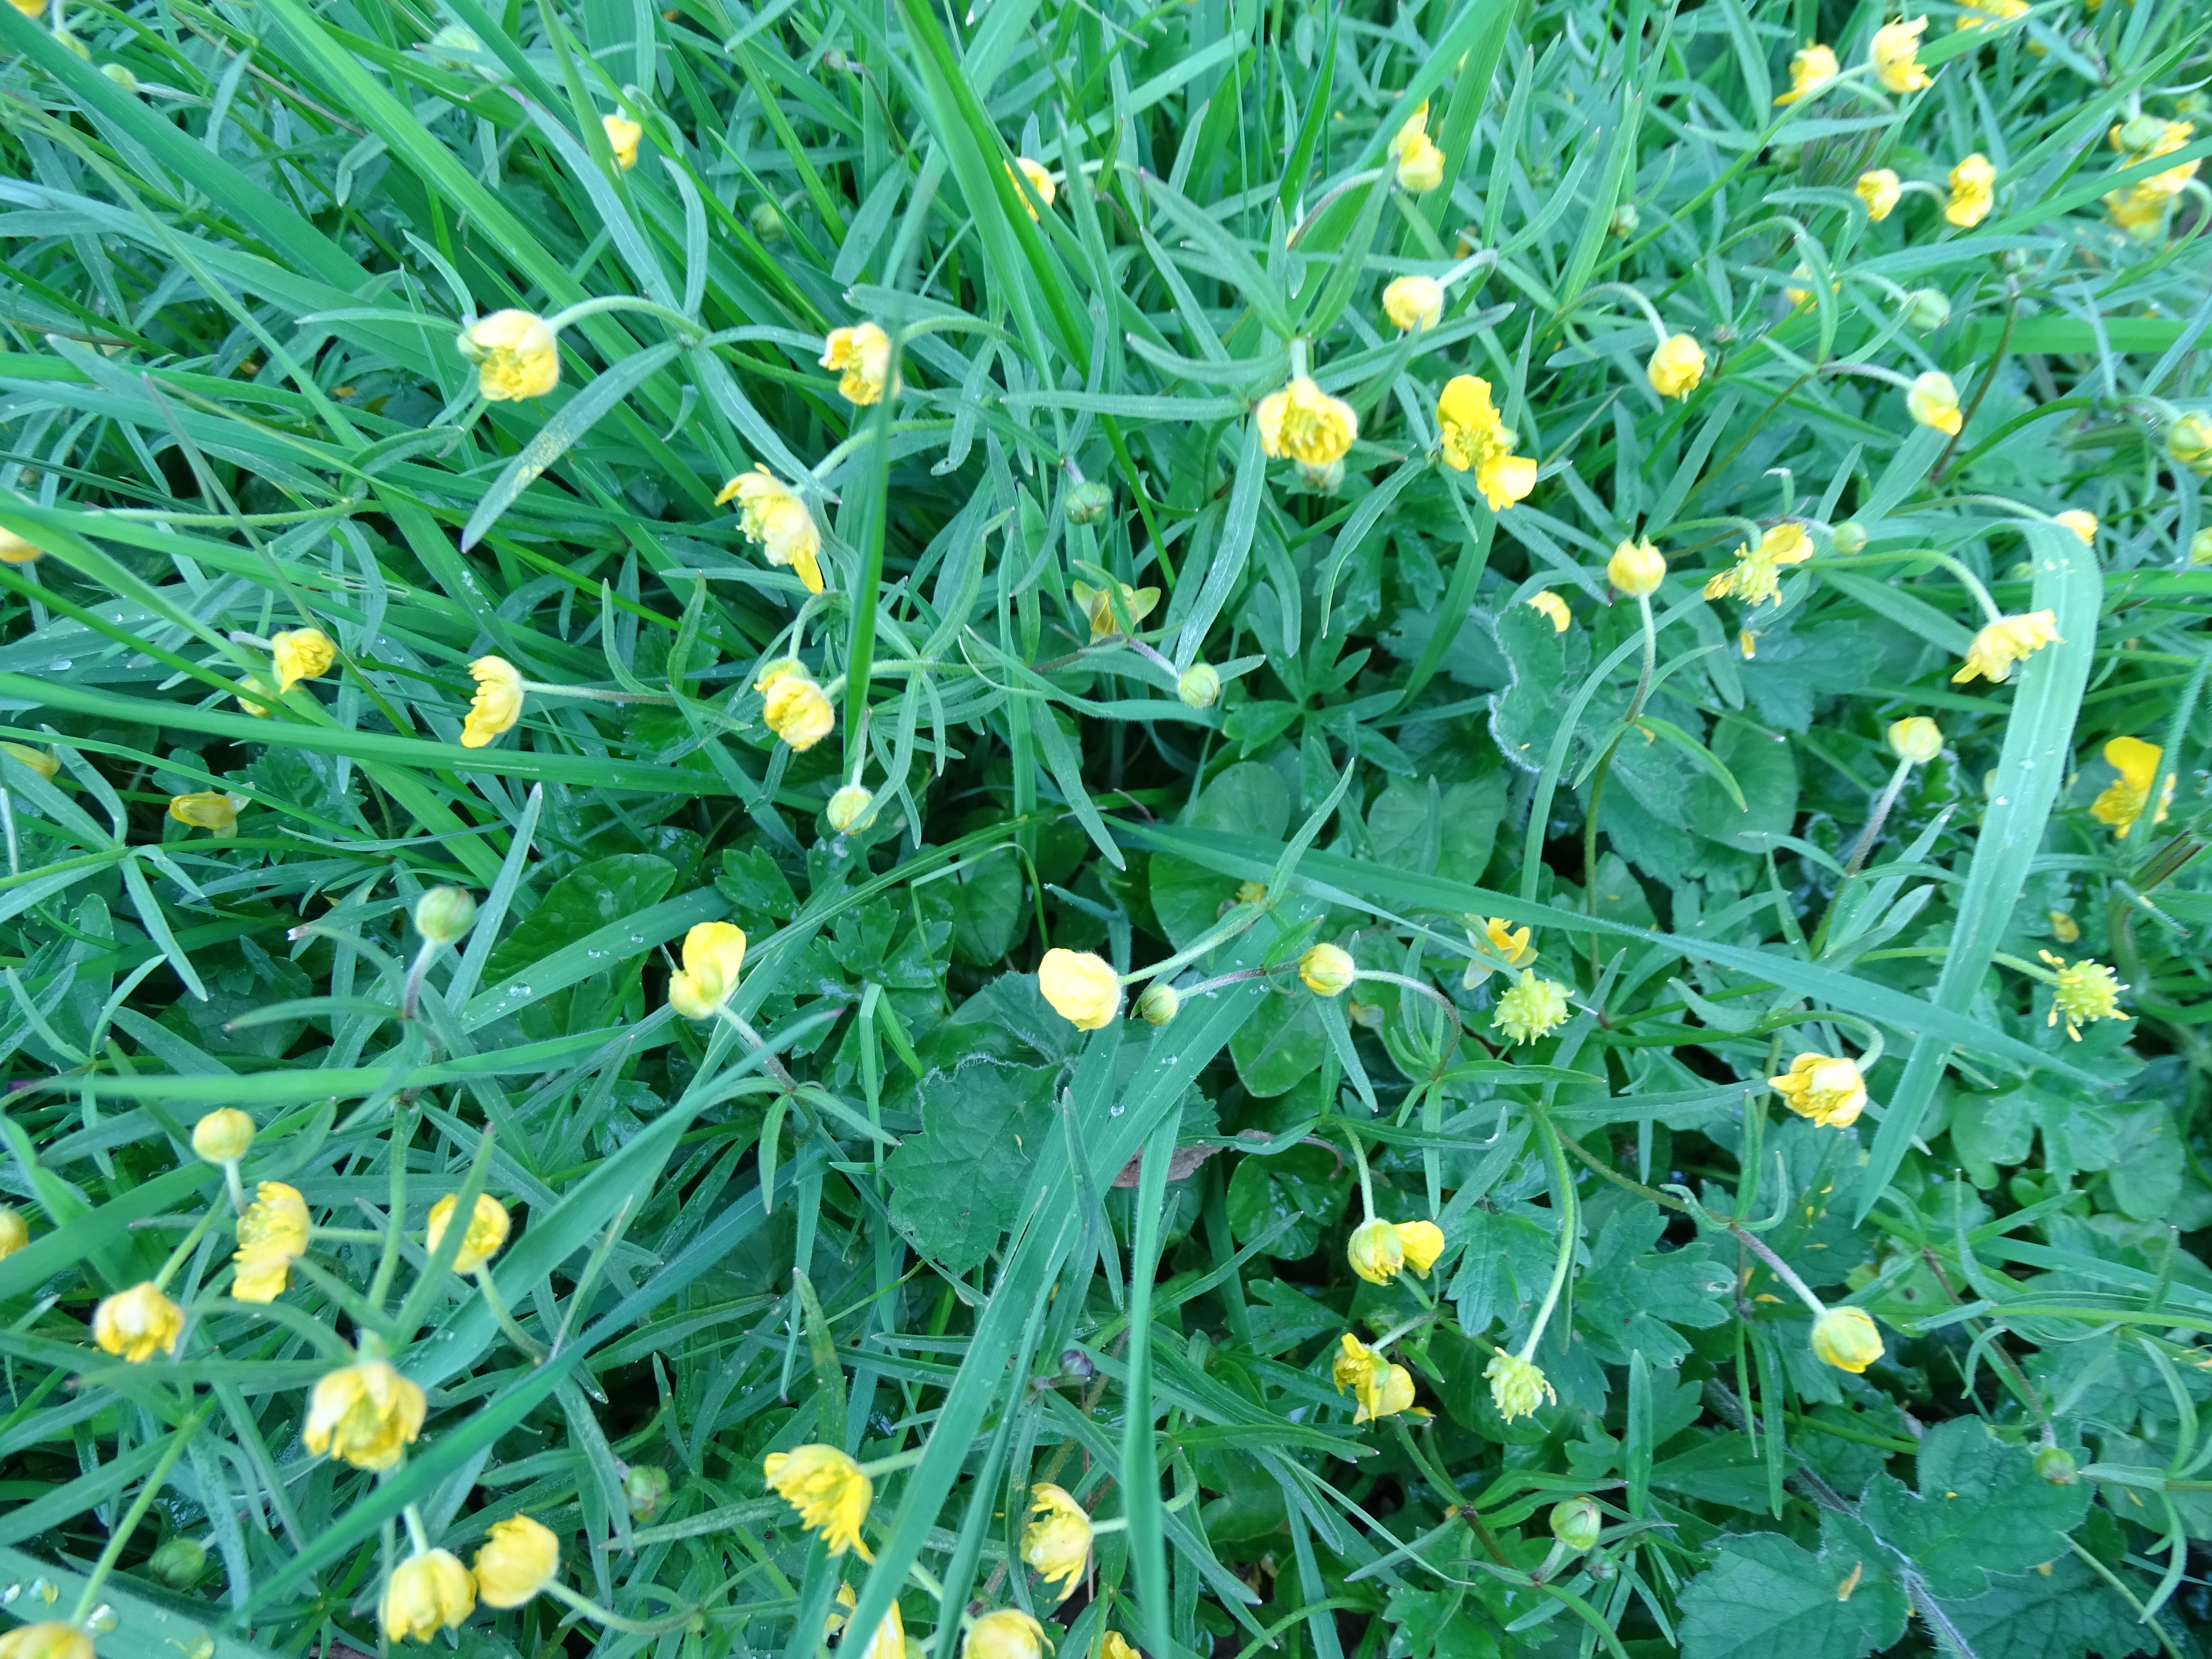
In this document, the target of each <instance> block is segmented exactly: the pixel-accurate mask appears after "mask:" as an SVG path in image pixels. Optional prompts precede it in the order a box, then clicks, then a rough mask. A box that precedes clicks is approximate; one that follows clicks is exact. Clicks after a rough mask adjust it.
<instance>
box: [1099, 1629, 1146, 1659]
mask: <svg viewBox="0 0 2212 1659" xmlns="http://www.w3.org/2000/svg"><path fill="white" fill-rule="evenodd" d="M1098 1659H1144V1656H1143V1655H1142V1654H1140V1653H1139V1652H1138V1651H1137V1650H1136V1649H1134V1648H1133V1647H1131V1646H1130V1645H1129V1639H1128V1638H1127V1637H1126V1636H1124V1635H1122V1634H1121V1632H1120V1631H1118V1630H1109V1631H1108V1632H1106V1643H1105V1646H1104V1649H1103V1650H1102V1651H1101V1652H1100V1654H1099V1656H1098Z"/></svg>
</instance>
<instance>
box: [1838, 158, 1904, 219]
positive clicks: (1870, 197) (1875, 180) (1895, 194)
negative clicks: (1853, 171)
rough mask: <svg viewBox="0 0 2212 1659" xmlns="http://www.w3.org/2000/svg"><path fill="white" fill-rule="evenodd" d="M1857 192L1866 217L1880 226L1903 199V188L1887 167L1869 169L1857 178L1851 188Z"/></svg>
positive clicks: (1901, 183)
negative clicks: (1864, 207) (1863, 205)
mask: <svg viewBox="0 0 2212 1659" xmlns="http://www.w3.org/2000/svg"><path fill="white" fill-rule="evenodd" d="M1851 188H1852V189H1853V190H1855V191H1857V192H1858V197H1859V200H1861V201H1862V202H1864V203H1865V204H1866V210H1867V217H1868V218H1869V219H1871V220H1873V221H1874V222H1875V223H1876V224H1880V223H1881V222H1882V221H1883V220H1885V219H1887V218H1888V217H1889V216H1890V215H1891V214H1893V213H1894V212H1895V211H1896V210H1897V204H1899V202H1901V201H1903V200H1904V199H1905V186H1904V184H1903V182H1902V181H1901V180H1900V179H1899V178H1898V176H1897V175H1896V174H1895V173H1893V172H1891V171H1890V170H1889V169H1888V168H1887V167H1871V168H1869V169H1868V170H1867V171H1866V172H1864V173H1861V174H1859V176H1858V182H1857V184H1855V185H1852V186H1851Z"/></svg>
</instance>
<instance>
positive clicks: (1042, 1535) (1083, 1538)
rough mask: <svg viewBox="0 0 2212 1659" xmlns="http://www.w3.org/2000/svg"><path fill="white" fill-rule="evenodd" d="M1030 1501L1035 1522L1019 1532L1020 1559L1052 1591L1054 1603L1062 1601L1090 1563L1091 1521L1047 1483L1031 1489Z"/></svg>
mask: <svg viewBox="0 0 2212 1659" xmlns="http://www.w3.org/2000/svg"><path fill="white" fill-rule="evenodd" d="M1030 1499H1031V1502H1030V1514H1031V1515H1032V1516H1036V1519H1035V1520H1033V1521H1031V1522H1030V1523H1029V1525H1028V1526H1026V1527H1024V1528H1022V1559H1023V1560H1024V1561H1026V1562H1027V1563H1029V1565H1030V1566H1032V1567H1034V1568H1035V1569H1036V1575H1037V1577H1039V1578H1041V1579H1042V1580H1043V1581H1044V1582H1045V1583H1047V1584H1048V1585H1049V1586H1050V1587H1051V1588H1052V1590H1053V1598H1052V1599H1053V1600H1054V1601H1066V1600H1067V1598H1068V1597H1069V1596H1071V1595H1073V1594H1074V1593H1075V1586H1076V1583H1077V1581H1078V1580H1079V1579H1080V1578H1081V1577H1083V1569H1084V1565H1085V1563H1087V1562H1088V1561H1089V1560H1090V1559H1091V1517H1090V1516H1088V1515H1087V1514H1085V1512H1084V1509H1083V1505H1082V1504H1079V1503H1077V1502H1076V1501H1075V1499H1074V1498H1073V1497H1071V1496H1070V1495H1069V1494H1068V1493H1066V1492H1063V1491H1062V1490H1061V1489H1060V1487H1058V1486H1054V1485H1053V1484H1052V1483H1051V1482H1050V1481H1048V1480H1040V1481H1038V1482H1037V1483H1036V1485H1035V1486H1031V1487H1030Z"/></svg>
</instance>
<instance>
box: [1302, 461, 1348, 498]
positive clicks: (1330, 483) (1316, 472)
mask: <svg viewBox="0 0 2212 1659" xmlns="http://www.w3.org/2000/svg"><path fill="white" fill-rule="evenodd" d="M1298 477H1299V479H1300V481H1301V482H1303V483H1304V485H1305V487H1306V488H1307V489H1310V490H1312V491H1313V492H1314V493H1315V494H1316V495H1335V494H1336V491H1337V486H1338V485H1340V484H1341V483H1343V482H1344V463H1343V462H1342V461H1331V462H1330V463H1329V464H1328V465H1327V466H1309V465H1306V463H1305V462H1304V461H1300V462H1299V463H1298Z"/></svg>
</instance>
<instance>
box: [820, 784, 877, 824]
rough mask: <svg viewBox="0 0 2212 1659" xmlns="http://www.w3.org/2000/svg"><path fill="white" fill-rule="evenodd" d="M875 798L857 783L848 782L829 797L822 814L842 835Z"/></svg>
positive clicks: (864, 813)
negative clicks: (827, 804)
mask: <svg viewBox="0 0 2212 1659" xmlns="http://www.w3.org/2000/svg"><path fill="white" fill-rule="evenodd" d="M875 799H876V798H875V796H874V795H872V794H871V793H869V792H868V791H867V790H866V789H864V788H862V787H860V785H859V784H857V783H848V784H847V785H846V786H845V787H843V788H842V789H840V790H839V791H838V792H837V793H836V794H834V795H832V796H830V797H829V809H828V811H825V812H824V813H823V817H826V818H828V819H829V827H830V828H831V829H835V830H836V832H837V833H838V834H839V835H841V836H842V835H843V834H844V833H845V832H846V831H847V830H848V829H851V828H852V827H853V826H854V824H856V823H859V822H860V819H861V818H862V817H864V816H865V815H866V812H867V810H868V808H869V807H871V806H872V805H874V804H875Z"/></svg>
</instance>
